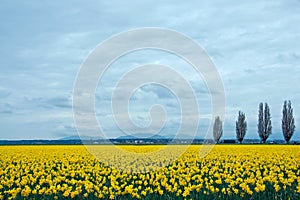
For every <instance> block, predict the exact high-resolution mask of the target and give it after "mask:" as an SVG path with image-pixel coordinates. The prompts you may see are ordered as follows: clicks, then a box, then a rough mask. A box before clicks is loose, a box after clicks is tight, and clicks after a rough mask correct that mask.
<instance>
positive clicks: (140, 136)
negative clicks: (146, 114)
mask: <svg viewBox="0 0 300 200" xmlns="http://www.w3.org/2000/svg"><path fill="white" fill-rule="evenodd" d="M116 139H117V140H138V139H152V140H165V139H168V138H166V137H164V136H162V135H158V134H156V135H152V134H147V133H140V134H133V135H123V136H120V137H117V138H116Z"/></svg>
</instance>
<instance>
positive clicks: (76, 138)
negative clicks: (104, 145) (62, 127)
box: [59, 135, 103, 140]
mask: <svg viewBox="0 0 300 200" xmlns="http://www.w3.org/2000/svg"><path fill="white" fill-rule="evenodd" d="M91 139H92V140H101V139H103V138H102V137H91V136H79V135H71V136H67V137H63V138H60V139H59V140H91Z"/></svg>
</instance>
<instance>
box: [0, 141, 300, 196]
mask: <svg viewBox="0 0 300 200" xmlns="http://www.w3.org/2000/svg"><path fill="white" fill-rule="evenodd" d="M93 148H98V150H103V151H105V152H107V154H105V155H106V156H109V155H113V154H112V152H110V151H113V148H112V147H111V146H110V145H102V146H101V145H99V146H96V145H95V147H93ZM120 148H123V150H126V151H134V152H136V153H139V152H145V151H146V152H147V151H155V150H156V149H159V148H163V146H160V145H153V146H150V145H145V146H142V145H141V146H133V145H132V146H129V145H128V146H120ZM180 148H183V146H180V145H173V146H172V148H170V149H169V150H168V151H170V152H168V153H169V154H170V155H171V154H174V155H176V151H179V149H180ZM200 148H201V145H191V146H190V147H189V148H188V149H187V150H186V151H185V153H184V154H183V155H182V156H180V157H179V158H178V159H175V160H169V158H170V156H165V155H162V154H159V156H157V155H156V157H153V159H150V160H144V161H143V162H142V163H143V166H142V169H144V168H145V167H146V168H147V167H151V164H152V163H155V162H156V160H157V161H159V163H160V164H161V166H164V163H163V162H167V166H166V167H161V168H157V169H155V170H151V171H149V172H145V173H134V172H133V173H130V172H128V171H126V170H120V168H119V167H118V165H112V166H107V165H106V164H105V163H103V162H101V161H100V160H99V159H97V158H95V157H94V156H92V155H91V154H90V153H89V151H87V149H86V148H85V147H84V146H81V145H78V146H76V145H74V146H71V145H70V146H67V145H66V146H62V145H61V146H59V145H57V146H51V145H49V146H0V199H300V146H297V145H216V146H215V147H214V148H213V149H212V151H211V152H209V154H208V155H207V156H205V157H203V158H201V157H199V150H200ZM105 155H104V154H103V156H105ZM141 155H142V154H141ZM176 156H177V155H176ZM141 158H142V157H141ZM141 158H139V159H141ZM174 158H175V157H174ZM114 162H115V163H119V165H120V166H122V165H124V166H129V165H130V166H134V165H135V163H134V162H131V161H130V158H127V157H126V156H124V158H123V159H119V158H115V160H114ZM136 167H139V166H136Z"/></svg>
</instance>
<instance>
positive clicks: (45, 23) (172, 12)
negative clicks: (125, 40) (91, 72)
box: [0, 0, 300, 138]
mask: <svg viewBox="0 0 300 200" xmlns="http://www.w3.org/2000/svg"><path fill="white" fill-rule="evenodd" d="M299 5H300V4H299V1H297V0H288V1H286V0H276V1H268V0H262V1H247V2H246V1H221V0H214V1H205V2H204V1H193V2H188V3H187V2H183V1H175V2H174V1H164V2H159V3H153V2H152V1H134V2H133V3H131V4H128V2H120V1H107V2H104V1H93V3H92V4H86V3H83V2H80V1H75V2H73V3H72V4H70V3H68V2H63V1H61V2H54V1H45V2H43V3H37V2H33V1H27V2H26V4H25V3H22V2H14V1H5V2H3V3H2V5H1V8H0V16H1V19H10V20H2V21H1V27H2V31H1V35H0V41H1V47H0V54H1V55H2V59H1V60H0V66H1V69H0V85H1V87H0V113H1V121H0V126H1V127H2V132H3V134H2V132H1V134H2V135H1V137H3V138H5V137H9V138H11V137H12V138H26V137H28V138H34V137H35V138H38V137H44V138H53V137H57V136H58V135H60V134H64V133H66V134H71V133H72V131H74V130H73V129H72V128H70V127H72V121H73V119H72V107H71V96H72V94H70V91H72V90H73V84H74V81H75V79H76V74H77V72H78V70H79V68H80V65H81V64H82V62H83V61H84V59H85V58H86V57H87V56H88V54H89V52H91V51H92V50H93V49H94V48H95V47H96V46H97V45H98V44H99V42H102V41H104V40H105V39H107V38H108V37H110V36H112V35H113V34H117V33H119V32H121V31H126V30H130V29H133V28H138V27H149V26H150V27H164V28H170V29H174V30H176V31H179V32H182V33H184V34H186V35H187V36H189V37H191V38H193V39H195V40H196V41H197V42H198V43H199V44H200V45H201V46H202V47H203V48H204V49H205V50H206V52H207V53H208V54H209V55H210V56H211V58H212V60H213V62H214V63H215V65H216V67H217V69H218V70H219V72H220V74H221V77H222V79H223V83H224V86H225V90H226V91H225V92H226V110H227V113H226V114H227V115H226V116H227V118H226V120H225V123H226V124H225V126H224V129H225V131H224V135H225V136H226V137H228V138H230V137H232V136H234V127H233V126H234V121H235V118H236V113H237V112H238V110H240V109H241V110H243V111H244V112H245V113H246V116H247V119H248V120H249V125H250V126H249V131H248V132H249V133H247V134H249V135H247V136H249V137H254V138H255V137H257V133H256V118H257V105H258V103H259V102H261V101H266V102H268V103H269V104H270V105H271V108H272V110H271V112H272V119H273V123H274V126H273V127H274V132H280V117H281V108H282V102H283V100H284V99H291V100H292V102H294V103H295V108H294V113H295V116H296V122H297V121H299V117H298V116H300V114H298V113H300V108H299V106H297V104H296V102H299V101H300V95H299V93H298V91H299V86H298V85H297V84H296V83H298V82H299V77H300V68H299V63H300V48H299V47H300V43H299V42H300V41H299V32H300V27H299V26H297V24H298V22H299V20H300V16H299V14H298V13H300V6H299ZM16 13H18V15H16ZM137 39H138V38H137ZM140 39H143V38H140ZM162 39H164V38H162ZM174 44H176V41H175V42H174ZM117 45H119V44H116V47H117ZM111 51H114V49H112V50H111ZM147 63H156V64H165V65H168V66H171V67H173V68H174V69H175V70H177V72H178V73H179V74H181V75H182V76H183V77H184V78H185V79H186V80H187V81H188V82H189V83H190V84H191V86H192V87H193V88H194V91H195V94H196V96H197V98H198V104H199V110H200V113H201V117H203V118H205V120H206V121H205V123H203V124H201V127H200V130H201V131H204V130H205V128H206V127H207V126H208V125H209V118H210V115H209V114H210V112H211V106H210V94H209V91H208V89H207V88H206V85H205V80H202V77H199V76H197V73H196V72H195V71H194V70H193V68H192V66H190V65H189V64H188V63H186V62H185V61H184V60H182V59H181V58H178V57H176V56H174V55H170V54H169V53H167V52H157V51H156V52H155V51H152V52H151V51H140V52H134V53H131V54H129V55H125V56H124V57H122V58H120V59H118V60H117V61H115V62H114V63H112V65H111V66H110V68H109V69H108V70H107V71H106V75H105V76H104V77H103V79H101V82H100V83H99V86H98V89H97V92H96V94H95V96H96V111H97V115H98V117H99V119H101V120H103V123H104V124H105V123H106V124H107V125H106V126H105V127H104V129H107V130H109V131H111V132H113V134H114V135H115V136H117V135H118V134H119V132H120V131H119V130H117V129H116V127H115V124H114V121H113V115H112V113H111V111H110V107H111V104H110V103H111V101H110V99H111V94H112V91H113V90H114V87H115V85H116V83H117V82H118V80H119V79H120V77H122V76H123V75H124V74H125V73H126V72H127V71H130V70H132V69H134V68H135V67H137V66H139V65H142V64H147ZM148 76H149V75H148ZM151 76H166V78H171V79H172V77H168V76H167V75H166V74H159V73H157V74H153V75H151ZM135 78H136V79H140V80H142V79H143V76H140V77H135ZM174 81H175V82H176V81H177V80H174ZM129 86H130V85H123V87H124V88H125V89H126V87H129ZM185 92H186V91H185V90H184V88H179V94H177V95H181V96H182V97H187V96H186V95H185ZM211 92H212V93H213V94H218V93H219V92H220V91H217V90H216V91H211ZM93 95H94V94H93ZM120 100H122V95H121V96H120ZM184 102H188V99H186V101H184ZM130 103H131V112H132V113H131V114H132V116H133V118H134V119H135V120H136V121H137V122H139V123H142V122H143V120H144V119H145V120H146V121H147V119H148V118H147V117H148V116H149V115H148V114H149V113H148V112H147V111H148V110H149V108H150V107H151V105H153V104H155V103H159V104H161V105H162V106H164V107H165V109H166V111H167V114H168V117H169V118H168V120H169V121H168V122H167V124H166V129H164V130H163V131H165V132H173V131H175V130H176V129H177V128H178V125H179V124H180V122H179V121H178V120H179V116H180V112H179V111H180V110H179V107H178V102H177V101H176V98H174V96H173V94H172V93H170V92H168V91H167V90H166V89H165V88H162V87H156V86H153V85H148V86H144V87H142V88H140V89H139V90H137V91H136V93H135V94H133V96H132V99H131V102H130ZM129 107H130V106H129ZM203 120H204V119H203ZM190 123H193V120H192V118H191V122H190ZM24 131H27V132H28V134H29V135H26V134H23V132H24ZM187 131H188V130H187ZM41 132H43V133H44V134H45V135H42V136H41V135H40V134H41ZM4 133H5V134H6V135H5V134H4ZM274 137H281V136H280V135H278V134H277V135H275V136H274ZM298 138H299V136H298Z"/></svg>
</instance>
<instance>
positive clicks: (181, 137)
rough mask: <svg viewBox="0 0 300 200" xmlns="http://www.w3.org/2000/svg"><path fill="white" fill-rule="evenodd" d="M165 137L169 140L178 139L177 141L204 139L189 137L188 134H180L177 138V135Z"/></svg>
mask: <svg viewBox="0 0 300 200" xmlns="http://www.w3.org/2000/svg"><path fill="white" fill-rule="evenodd" d="M165 137H166V138H168V139H174V138H175V137H177V139H203V138H200V137H199V136H197V135H195V136H193V135H187V134H179V135H177V136H176V135H167V136H165Z"/></svg>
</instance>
